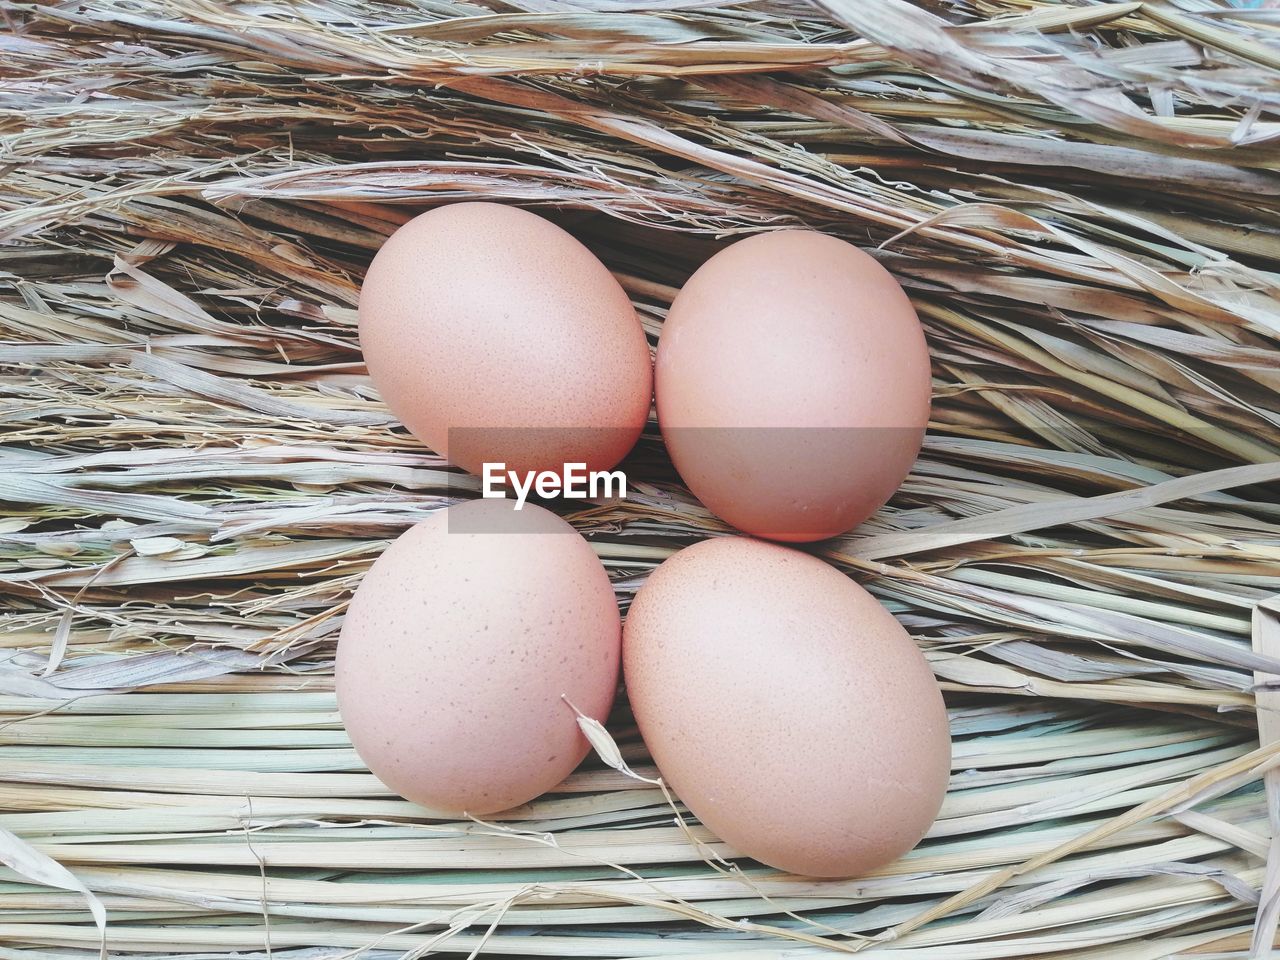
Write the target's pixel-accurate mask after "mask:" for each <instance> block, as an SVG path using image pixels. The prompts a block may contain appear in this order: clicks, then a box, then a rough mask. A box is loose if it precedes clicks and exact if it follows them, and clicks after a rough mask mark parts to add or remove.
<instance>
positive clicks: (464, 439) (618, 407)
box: [359, 203, 652, 473]
mask: <svg viewBox="0 0 1280 960" xmlns="http://www.w3.org/2000/svg"><path fill="white" fill-rule="evenodd" d="M359 323H360V346H361V349H362V350H363V351H364V358H365V363H366V364H367V365H368V368H369V376H370V378H371V379H372V381H373V383H374V386H376V387H377V388H378V391H379V393H380V394H381V396H382V399H383V400H384V401H385V402H386V404H387V406H389V407H390V408H391V412H392V413H394V414H395V415H396V416H397V417H398V418H399V419H400V420H401V421H402V422H403V423H404V425H405V426H406V427H408V428H409V430H410V431H411V432H412V433H413V434H414V435H415V436H416V437H418V439H420V440H421V441H422V442H423V443H425V444H426V445H427V446H429V447H431V448H432V449H433V450H435V451H436V452H437V453H439V454H441V455H442V456H446V457H448V458H449V460H450V461H451V462H453V463H455V464H457V465H458V466H461V467H463V468H464V469H466V470H469V471H471V472H472V473H480V472H481V468H482V464H484V463H486V462H492V463H498V462H501V463H505V464H507V466H508V468H510V469H514V470H518V471H520V472H521V473H523V472H526V471H531V470H532V471H542V470H555V471H557V472H559V471H560V470H561V468H562V466H563V464H565V463H584V464H586V466H587V469H588V470H604V469H608V468H610V467H612V466H614V465H615V464H616V463H617V462H618V461H619V460H621V459H622V458H623V457H624V456H626V454H627V452H628V451H629V450H630V449H631V447H632V446H633V445H634V444H635V441H636V438H637V437H638V436H639V435H640V431H641V430H642V429H643V427H644V423H645V420H646V419H647V418H648V415H649V409H650V401H651V398H652V389H651V388H652V365H651V362H650V355H649V346H648V342H647V341H646V339H645V335H644V331H643V329H642V328H641V326H640V322H639V319H638V318H637V316H636V312H635V308H634V307H633V306H632V305H631V301H630V299H628V297H627V294H626V293H625V292H624V291H623V289H622V287H621V286H619V285H618V282H617V281H616V280H615V279H614V278H613V276H612V274H610V273H609V271H608V269H607V268H606V267H605V265H604V264H603V263H601V262H600V261H599V260H598V259H597V258H596V257H595V256H594V255H593V254H592V253H591V251H589V250H588V249H587V248H586V247H584V246H583V245H582V244H581V243H579V242H578V241H577V240H576V239H574V238H573V237H572V236H570V235H569V234H568V233H566V232H565V231H564V230H562V229H561V228H560V227H558V226H556V225H555V224H553V223H551V222H550V221H549V220H545V219H543V218H542V217H539V216H537V215H536V214H533V213H529V212H528V211H526V210H522V209H520V208H518V207H509V206H503V205H501V204H496V203H455V204H451V205H449V206H444V207H438V208H436V209H434V210H431V211H429V212H427V213H424V214H422V215H421V216H418V217H415V218H414V219H413V220H410V221H409V222H408V223H406V224H405V225H404V226H402V227H401V228H400V229H399V230H397V231H396V232H395V233H394V234H393V235H392V236H391V237H390V238H389V239H388V240H387V241H386V243H385V244H383V246H382V248H381V249H380V250H379V251H378V253H377V256H375V257H374V259H373V263H372V264H370V266H369V270H368V273H367V275H366V276H365V280H364V285H363V287H362V288H361V291H360V309H359Z"/></svg>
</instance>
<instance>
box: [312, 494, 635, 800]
mask: <svg viewBox="0 0 1280 960" xmlns="http://www.w3.org/2000/svg"><path fill="white" fill-rule="evenodd" d="M451 528H452V529H451ZM620 643H621V624H620V618H619V615H618V606H617V603H616V601H615V599H614V595H613V589H612V587H611V586H610V584H609V578H608V575H607V574H606V573H605V570H604V567H603V566H602V565H601V563H600V561H599V559H598V558H597V557H596V555H595V553H594V552H593V551H592V549H591V547H590V545H589V544H588V543H587V542H586V541H585V540H584V539H583V538H582V537H581V536H579V535H578V534H577V533H576V532H575V531H574V530H573V528H572V527H570V526H569V525H568V524H567V523H565V522H564V521H563V520H561V519H560V518H559V517H557V516H556V515H555V514H553V513H551V512H549V511H547V510H544V509H543V508H541V507H538V506H534V505H533V504H526V505H525V507H524V509H523V510H520V511H518V512H517V511H513V510H512V509H511V502H510V501H505V500H476V501H470V502H468V503H465V504H460V505H457V506H454V507H451V508H449V509H448V510H447V511H440V512H438V513H435V514H433V515H432V516H431V517H430V518H428V519H427V520H424V521H422V522H421V523H419V524H418V525H417V526H415V527H413V528H412V529H410V530H409V531H408V532H407V533H405V534H404V535H403V536H401V537H400V538H399V539H397V540H396V541H395V542H394V543H392V544H391V546H389V547H388V548H387V549H386V551H385V552H384V553H383V554H382V556H381V557H379V558H378V560H377V562H375V563H374V565H373V567H372V568H371V569H370V570H369V572H368V573H367V574H366V575H365V577H364V580H363V582H362V583H361V584H360V587H359V589H358V590H357V591H356V594H355V597H354V598H353V599H352V601H351V606H350V609H349V610H348V611H347V615H346V620H345V622H344V623H343V626H342V634H341V636H340V638H339V641H338V658H337V686H338V709H339V710H340V711H341V714H342V719H343V722H344V723H345V724H346V728H347V732H348V734H350V736H351V742H352V743H353V744H354V745H355V748H356V752H357V753H358V754H359V755H360V758H361V759H362V760H363V761H364V762H365V763H366V764H367V765H368V767H369V769H370V770H371V771H372V772H373V773H374V774H376V775H377V777H378V779H380V780H381V781H382V782H383V783H385V784H386V785H387V786H388V787H390V788H391V789H392V790H394V791H395V792H396V793H398V794H400V795H401V796H403V797H406V798H407V799H409V800H413V801H416V802H417V803H420V804H423V805H424V806H426V807H429V808H431V809H433V810H436V811H441V812H446V813H463V812H466V813H471V814H476V815H481V814H485V813H492V812H494V811H496V810H505V809H507V808H509V807H514V806H518V805H519V804H522V803H525V802H527V801H529V800H532V799H533V798H534V797H537V796H538V795H539V794H541V793H544V792H545V791H547V790H549V789H551V788H552V787H554V786H555V785H556V784H558V783H560V781H562V780H563V779H564V778H565V777H566V776H568V775H569V773H570V772H571V771H572V770H573V768H574V767H576V766H577V765H578V763H579V762H581V760H582V758H583V757H584V756H585V755H586V752H587V749H588V746H587V742H586V740H585V738H584V737H583V736H582V734H581V732H580V730H579V728H578V725H577V720H576V717H575V715H574V713H573V711H572V709H571V708H570V707H569V706H568V704H566V703H565V701H564V699H562V695H563V697H567V698H568V699H569V701H571V702H572V703H573V704H575V705H576V706H577V707H578V708H579V709H580V710H582V711H583V712H584V713H585V714H587V716H590V717H594V718H595V719H597V720H600V721H603V720H604V719H605V718H606V717H607V716H608V713H609V707H610V705H611V704H612V702H613V697H614V692H615V691H616V689H617V682H618V660H619V645H620Z"/></svg>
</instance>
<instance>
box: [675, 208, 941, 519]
mask: <svg viewBox="0 0 1280 960" xmlns="http://www.w3.org/2000/svg"><path fill="white" fill-rule="evenodd" d="M655 384H656V393H657V404H658V421H659V423H660V425H661V427H662V435H663V437H664V439H665V440H666V445H667V449H668V450H669V451H670V454H671V459H672V461H673V462H674V463H675V466H676V469H677V470H679V472H680V475H681V477H682V478H683V479H684V481H685V483H686V484H687V485H688V487H689V489H690V490H691V491H693V493H694V494H695V495H696V496H697V497H698V498H699V499H700V500H701V501H702V502H703V503H704V504H705V505H706V506H707V508H708V509H709V510H711V511H712V512H713V513H715V514H716V515H717V516H719V517H721V518H722V519H724V520H727V521H728V522H729V523H731V524H733V525H734V526H736V527H738V528H739V529H740V530H744V531H746V532H747V533H751V534H755V535H756V536H762V537H769V538H770V539H775V540H785V541H806V540H820V539H823V538H825V537H831V536H835V535H837V534H840V533H844V532H845V531H847V530H849V529H851V528H853V527H854V526H856V525H857V524H859V523H861V522H862V521H863V520H865V519H866V518H867V517H869V516H870V515H871V514H872V513H874V512H875V511H876V510H877V509H878V508H879V507H880V506H881V505H882V504H883V503H884V502H885V501H886V500H888V499H889V497H890V496H892V495H893V492H894V491H895V490H896V489H897V488H898V486H899V485H900V484H901V483H902V480H903V479H904V478H905V477H906V475H907V473H908V472H909V471H910V469H911V465H912V463H913V462H914V461H915V458H916V455H917V453H918V452H919V449H920V443H921V440H922V438H923V436H924V428H925V426H926V424H927V423H928V420H929V394H930V374H929V352H928V348H927V346H926V344H925V339H924V333H923V330H922V329H921V326H920V321H919V319H918V318H917V316H916V313H915V310H914V309H913V308H912V306H911V302H910V301H909V300H908V299H907V296H906V294H904V293H903V292H902V288H901V287H899V286H898V284H897V282H896V281H895V280H894V279H893V277H892V276H891V275H890V274H889V273H888V272H887V271H886V270H885V269H884V268H883V267H881V266H880V265H879V264H878V263H877V262H876V261H875V260H874V259H872V258H871V257H870V256H868V255H867V254H865V253H863V252H862V251H861V250H859V249H858V248H857V247H854V246H852V245H851V244H848V243H845V242H844V241H842V240H838V239H836V238H834V237H829V236H825V235H824V234H820V233H814V232H811V231H804V230H785V231H779V232H774V233H764V234H758V235H756V236H754V237H751V238H749V239H746V240H742V241H739V242H738V243H735V244H733V245H732V246H729V247H727V248H725V249H724V250H722V251H720V252H719V253H717V254H716V255H715V256H713V257H712V258H711V259H710V260H708V261H707V262H706V263H705V264H703V266H702V267H701V268H700V269H699V270H698V271H697V272H696V273H694V275H693V276H692V277H690V278H689V280H688V282H687V283H686V284H685V285H684V287H683V288H682V289H681V290H680V293H679V295H678V296H677V297H676V298H675V302H674V303H672V305H671V310H670V312H669V314H668V315H667V319H666V322H665V324H664V326H663V330H662V335H661V338H660V339H659V341H658V359H657V368H656V371H655Z"/></svg>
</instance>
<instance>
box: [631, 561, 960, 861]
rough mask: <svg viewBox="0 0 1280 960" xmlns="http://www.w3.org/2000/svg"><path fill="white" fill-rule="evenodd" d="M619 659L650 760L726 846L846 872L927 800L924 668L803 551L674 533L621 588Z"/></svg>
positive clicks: (899, 832)
mask: <svg viewBox="0 0 1280 960" xmlns="http://www.w3.org/2000/svg"><path fill="white" fill-rule="evenodd" d="M623 671H624V675H625V677H626V686H627V693H628V696H629V697H630V699H631V707H632V709H633V711H634V713H635V718H636V721H637V723H638V724H639V726H640V732H641V734H642V735H643V736H644V741H645V743H646V744H647V745H648V747H649V750H650V752H651V753H652V754H653V758H654V760H655V761H656V762H657V764H658V769H659V770H660V771H661V773H662V776H663V777H664V778H665V779H666V781H667V783H668V784H670V785H671V787H672V788H673V789H674V790H675V792H676V793H677V794H678V795H679V797H680V798H681V799H682V800H683V801H684V802H685V803H686V804H687V805H688V806H689V808H690V809H691V810H692V811H693V812H694V813H695V814H697V816H698V818H699V819H700V820H701V821H702V822H703V823H704V824H705V825H706V826H707V827H708V828H710V829H711V830H712V831H713V832H714V833H716V834H717V835H718V836H719V837H720V838H721V839H723V840H725V841H726V842H727V843H728V844H729V845H730V846H731V847H733V848H734V849H735V850H737V851H738V852H739V853H742V854H745V855H747V856H749V857H753V858H755V859H757V860H760V861H762V862H764V863H767V864H770V865H771V866H774V867H778V868H780V869H782V870H788V871H791V872H793V873H799V874H804V875H807V876H816V877H846V876H858V875H862V874H865V873H867V872H868V871H870V870H873V869H875V868H876V867H879V866H882V865H883V864H886V863H888V862H890V861H891V860H894V859H895V858H897V857H898V856H900V855H901V854H903V853H905V852H906V851H908V850H910V849H911V848H912V847H913V846H914V845H915V844H916V843H917V842H918V841H919V840H920V838H921V837H922V836H923V835H924V834H925V832H926V831H927V830H928V829H929V826H930V824H931V823H932V822H933V820H934V818H935V817H936V816H937V813H938V808H939V806H940V805H941V803H942V799H943V796H944V794H945V793H946V789H947V779H948V773H949V768H950V759H951V741H950V736H949V732H948V726H947V714H946V710H945V708H944V706H943V702H942V695H941V693H940V692H939V690H938V685H937V683H936V682H935V681H934V678H933V674H932V672H931V671H930V669H929V666H928V664H927V663H926V662H925V659H924V657H923V656H922V655H921V654H920V652H919V650H918V649H917V648H916V646H915V644H914V643H913V642H912V641H911V638H910V637H909V636H908V635H907V633H906V631H905V630H903V628H902V627H901V626H900V625H899V624H898V622H897V621H896V620H895V619H894V618H893V616H892V615H890V614H889V612H888V611H887V610H885V608H884V607H882V606H881V605H880V604H879V603H877V602H876V600H875V598H873V597H872V596H871V595H870V594H869V593H867V592H866V591H865V590H863V589H862V588H861V587H859V586H858V585H857V584H855V583H854V582H853V581H851V580H850V579H848V578H847V577H845V576H844V575H843V574H841V573H840V572H839V571H837V570H835V569H834V568H833V567H830V566H828V565H827V564H825V563H823V562H822V561H821V560H818V559H817V558H815V557H812V556H810V555H808V554H804V553H800V552H798V551H796V550H793V549H789V548H787V547H783V546H779V545H777V544H773V543H765V542H763V541H760V540H750V539H746V538H741V537H726V538H720V539H714V540H704V541H702V542H700V543H698V544H695V545H694V546H692V547H688V548H686V549H684V550H681V551H680V552H679V553H677V554H675V555H674V556H673V557H671V558H670V559H668V560H667V561H666V562H664V563H663V564H662V565H661V566H660V567H659V568H658V569H657V570H655V571H654V572H653V573H652V574H651V575H650V577H649V579H648V581H647V582H646V583H645V584H644V586H643V587H642V588H641V589H640V591H639V593H638V594H637V595H636V598H635V600H634V602H633V603H632V605H631V609H630V612H629V613H628V615H627V622H626V626H625V628H624V634H623Z"/></svg>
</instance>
